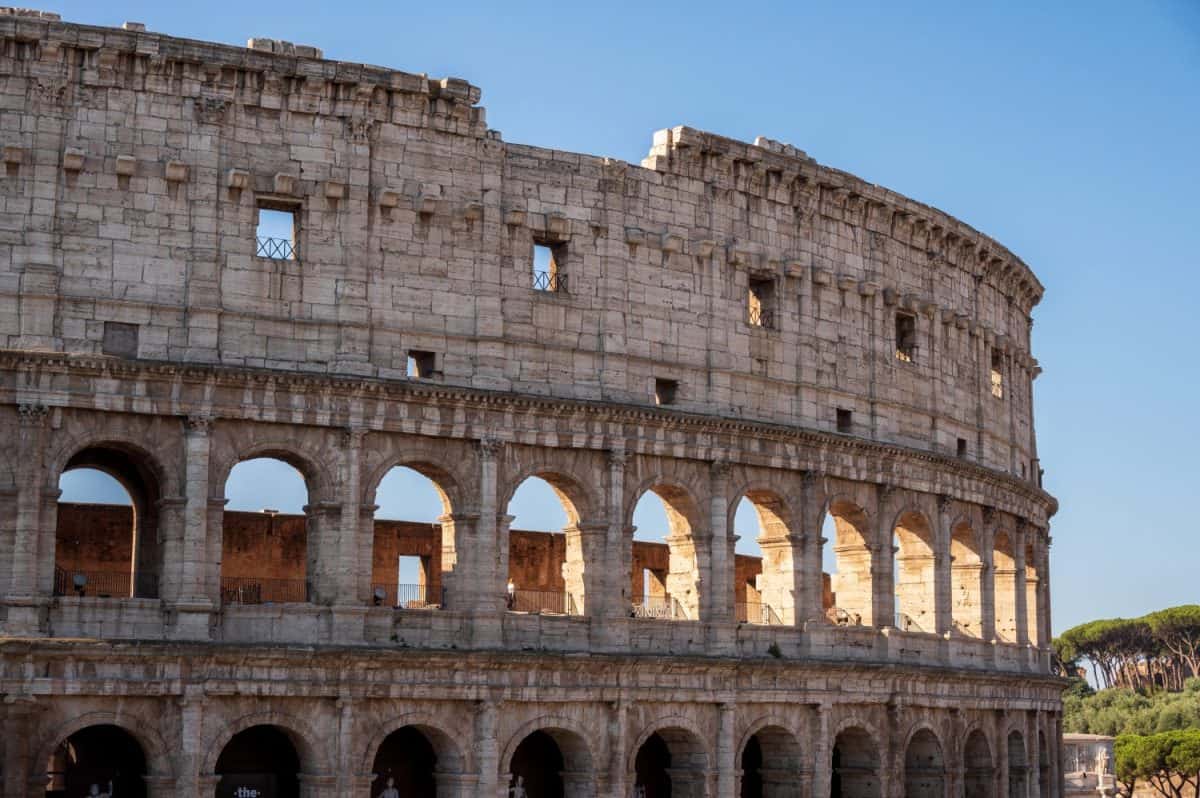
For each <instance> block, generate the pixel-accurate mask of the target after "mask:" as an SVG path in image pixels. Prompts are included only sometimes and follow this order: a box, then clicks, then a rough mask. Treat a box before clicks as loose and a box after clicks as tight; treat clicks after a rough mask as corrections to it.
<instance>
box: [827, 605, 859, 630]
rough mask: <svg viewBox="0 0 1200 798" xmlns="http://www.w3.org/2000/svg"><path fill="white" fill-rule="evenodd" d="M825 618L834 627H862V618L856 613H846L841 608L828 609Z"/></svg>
mask: <svg viewBox="0 0 1200 798" xmlns="http://www.w3.org/2000/svg"><path fill="white" fill-rule="evenodd" d="M825 617H826V618H827V619H828V620H829V622H830V623H832V624H833V625H834V626H862V616H861V615H859V614H858V613H857V612H847V611H846V610H844V609H842V608H841V607H829V608H828V609H826V610H825Z"/></svg>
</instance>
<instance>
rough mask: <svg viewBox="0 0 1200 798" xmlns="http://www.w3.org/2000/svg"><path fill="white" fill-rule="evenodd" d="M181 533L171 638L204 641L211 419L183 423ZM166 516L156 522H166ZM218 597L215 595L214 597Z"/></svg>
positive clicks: (209, 605)
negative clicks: (177, 582) (176, 596)
mask: <svg viewBox="0 0 1200 798" xmlns="http://www.w3.org/2000/svg"><path fill="white" fill-rule="evenodd" d="M183 444H184V463H183V468H184V475H183V534H182V540H181V543H180V554H181V562H180V567H179V572H178V573H179V585H178V593H177V595H178V598H177V599H176V602H175V623H174V626H173V628H172V629H171V636H172V637H174V638H175V639H188V640H207V639H208V637H209V619H210V618H211V613H212V612H213V610H214V609H215V607H216V601H215V600H214V596H213V595H212V594H211V592H210V591H209V590H208V585H209V583H210V579H209V575H208V574H207V573H206V567H207V565H208V556H207V548H208V531H209V522H208V513H209V509H210V500H209V466H210V457H211V448H212V446H211V444H212V418H211V417H210V416H208V415H194V416H188V417H187V419H185V421H184V438H183ZM166 518H167V514H166V513H163V514H162V515H161V516H160V519H161V521H162V522H163V523H165V522H166ZM218 596H219V594H218Z"/></svg>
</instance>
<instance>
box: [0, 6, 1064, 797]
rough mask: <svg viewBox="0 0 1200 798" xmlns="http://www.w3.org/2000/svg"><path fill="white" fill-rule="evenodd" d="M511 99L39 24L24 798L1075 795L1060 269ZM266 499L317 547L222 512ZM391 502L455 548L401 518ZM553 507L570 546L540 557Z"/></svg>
mask: <svg viewBox="0 0 1200 798" xmlns="http://www.w3.org/2000/svg"><path fill="white" fill-rule="evenodd" d="M479 99H480V92H479V89H477V88H475V87H474V86H471V85H469V84H468V83H466V82H464V81H462V80H458V79H453V78H451V79H444V80H443V79H432V78H429V77H426V76H424V75H416V74H409V73H404V72H397V71H393V70H390V69H385V68H379V67H372V66H364V65H362V64H354V63H345V62H337V61H329V60H324V59H323V57H322V54H321V52H320V51H318V50H316V49H315V48H312V47H305V46H299V45H292V44H289V43H287V42H282V41H275V40H264V39H254V40H251V41H250V42H249V44H248V46H247V47H245V48H242V47H233V46H226V45H217V44H208V43H202V42H196V41H189V40H185V39H178V38H172V37H169V36H165V35H160V34H156V33H150V32H147V31H145V30H144V28H143V26H141V25H137V24H134V23H128V24H126V25H125V26H124V27H123V28H120V29H117V28H98V27H88V26H82V25H75V24H68V23H64V22H62V21H60V20H59V19H58V18H57V17H55V16H54V15H51V14H45V13H39V12H31V11H18V10H13V9H4V10H2V11H0V145H2V147H3V167H2V172H0V347H3V350H2V351H0V444H2V446H3V450H4V456H3V457H2V458H0V595H2V596H3V599H2V602H0V630H2V633H3V637H2V638H0V694H2V695H3V702H2V703H0V713H2V714H0V722H2V723H3V734H0V745H2V746H3V756H2V758H0V772H2V779H3V781H2V783H3V795H4V796H6V797H7V798H18V796H42V795H56V796H57V795H61V796H72V797H73V796H80V795H86V794H89V792H91V793H93V794H100V795H103V794H112V795H115V796H120V797H121V798H124V796H155V797H158V796H180V797H181V798H183V796H188V797H189V798H190V797H191V796H199V795H204V796H211V795H214V793H215V794H216V795H220V796H238V797H239V798H240V797H241V796H279V798H283V797H284V796H297V795H303V796H312V797H315V796H351V795H353V796H366V795H371V796H379V795H382V796H385V798H396V796H406V797H407V796H433V795H437V796H443V797H445V796H455V797H461V798H466V797H467V796H487V798H498V797H499V796H510V795H513V796H522V795H524V796H528V798H546V797H557V796H570V797H572V798H574V797H577V796H587V797H588V798H592V797H596V798H600V797H602V796H614V797H615V798H627V797H628V796H644V797H645V798H662V797H663V796H668V795H670V796H677V797H679V796H683V797H684V798H692V797H695V796H720V798H733V796H769V797H770V798H782V797H783V796H789V797H790V796H820V797H821V798H825V797H826V796H852V797H853V798H871V797H874V796H878V797H879V798H883V797H885V796H886V797H888V798H893V797H898V796H922V797H926V796H928V797H929V798H934V797H936V798H943V797H944V796H970V797H971V798H976V797H988V796H990V797H991V798H1011V797H1012V796H1021V798H1030V797H1031V796H1057V795H1059V794H1060V786H1059V785H1060V784H1061V779H1062V773H1061V766H1060V761H1061V760H1060V744H1059V732H1060V728H1059V726H1060V711H1061V706H1060V701H1059V693H1060V687H1061V684H1060V682H1059V680H1057V679H1056V678H1055V677H1054V676H1053V675H1052V673H1051V669H1050V658H1049V651H1048V637H1049V618H1050V591H1049V581H1048V574H1047V563H1048V551H1049V545H1050V538H1049V536H1048V520H1049V518H1050V516H1051V515H1052V514H1053V513H1054V511H1055V508H1056V505H1055V502H1054V500H1053V499H1052V498H1051V497H1050V496H1049V495H1047V494H1046V493H1045V492H1044V491H1043V490H1042V489H1041V486H1040V483H1041V477H1040V474H1041V469H1040V468H1039V463H1038V457H1037V450H1036V446H1035V439H1034V428H1033V413H1032V382H1033V379H1034V377H1035V376H1036V375H1037V373H1038V367H1037V361H1036V360H1035V359H1034V358H1033V356H1032V355H1031V353H1030V328H1031V325H1032V322H1031V318H1030V312H1031V309H1032V308H1033V307H1034V305H1035V304H1036V303H1037V302H1038V300H1039V298H1040V297H1041V293H1042V288H1041V286H1040V284H1039V283H1038V281H1037V279H1036V278H1035V277H1034V275H1033V274H1032V273H1031V272H1030V270H1029V268H1028V267H1027V266H1026V265H1025V264H1024V263H1023V262H1022V261H1021V260H1020V259H1019V258H1017V257H1016V256H1015V255H1013V254H1012V253H1011V252H1009V251H1008V250H1007V249H1005V248H1004V247H1003V246H1001V245H1000V244H998V243H997V242H995V241H993V240H991V239H989V238H987V237H986V236H984V235H982V234H980V233H979V232H977V231H976V230H974V229H972V228H971V227H969V226H967V225H966V224H963V223H962V222H960V221H958V220H956V219H954V218H953V217H951V216H948V215H947V214H945V213H943V212H941V211H938V210H936V209H934V208H931V207H928V206H926V205H922V204H920V203H919V202H915V201H913V200H910V199H907V198H905V197H903V196H900V195H898V194H896V193H894V192H892V191H889V190H887V189H883V188H880V187H879V186H876V185H872V184H870V183H866V182H864V181H862V180H861V179H859V178H857V177H854V176H852V175H849V174H846V173H844V172H840V171H837V170H835V169H831V168H829V167H825V166H821V165H819V164H817V163H816V162H814V161H813V160H812V159H811V158H809V157H807V156H806V155H805V154H804V153H803V152H801V151H799V150H797V149H795V148H794V147H791V146H787V145H783V144H778V143H776V142H773V141H769V140H765V139H759V140H758V141H756V142H755V143H754V144H746V143H743V142H738V141H733V140H730V139H726V138H722V137H720V136H716V135H713V134H710V133H704V132H701V131H698V130H694V129H690V128H687V127H677V128H673V129H670V130H663V131H660V132H658V133H657V134H655V136H654V141H653V146H652V148H651V150H650V153H649V155H648V156H647V157H646V159H645V160H644V161H643V162H642V164H641V165H640V166H633V165H630V164H627V163H623V162H620V161H615V160H611V159H607V158H601V157H593V156H588V155H578V154H574V153H567V152H559V151H553V150H545V149H539V148H537V147H532V146H526V145H515V144H508V143H505V142H504V141H502V140H501V138H500V136H499V134H497V133H496V132H494V131H491V130H489V129H488V127H487V124H486V121H485V116H484V110H483V108H481V107H480V106H479V105H478V102H479ZM281 219H282V220H283V226H282V227H276V228H268V227H267V225H266V222H267V220H275V221H276V222H278V221H279V220H281ZM261 457H271V458H276V459H278V460H282V461H284V462H285V463H287V464H290V465H291V466H293V467H294V468H295V469H297V470H298V471H299V472H300V473H301V474H302V475H303V478H304V482H305V484H306V488H307V493H308V502H307V505H306V507H305V510H304V514H303V516H298V515H292V516H288V515H287V514H282V515H281V516H275V515H273V514H270V513H235V512H232V511H226V509H225V502H226V500H225V496H226V481H227V479H228V477H229V474H230V472H231V470H232V469H233V467H234V466H235V465H236V464H238V463H239V462H243V461H246V460H249V459H253V458H261ZM395 467H405V468H409V469H412V470H415V471H417V472H419V473H420V474H422V475H424V476H425V477H427V478H428V479H430V480H432V482H433V483H435V484H436V486H437V489H438V491H439V493H440V496H441V500H442V504H443V511H442V512H443V514H442V515H441V517H440V521H439V523H438V524H435V525H430V524H428V523H426V524H404V523H400V522H392V521H382V520H377V519H376V518H375V509H376V489H377V487H378V486H379V484H380V482H381V480H382V479H383V478H384V476H385V474H387V473H389V471H390V470H391V469H393V468H395ZM78 469H91V470H96V471H101V472H104V473H106V474H109V475H111V476H112V477H114V478H115V479H116V480H117V481H118V482H119V483H120V484H121V485H122V486H123V487H124V488H125V489H126V490H127V491H128V493H129V495H130V496H131V503H132V504H131V507H101V506H95V505H78V504H68V503H66V502H62V503H60V477H62V475H63V474H64V473H66V472H68V471H72V470H78ZM533 477H537V478H540V479H543V480H545V481H546V482H548V483H550V485H552V486H553V488H554V490H555V492H556V493H557V495H558V497H559V498H560V499H561V501H562V504H563V506H564V510H565V513H566V516H567V519H568V522H567V525H566V527H565V528H564V529H561V530H547V531H542V532H537V531H531V532H521V533H519V534H518V533H517V532H514V531H510V529H509V527H510V524H511V521H512V519H511V516H510V515H509V514H508V512H507V508H508V502H509V499H510V498H511V497H512V496H513V494H514V492H515V491H516V489H517V487H518V486H519V485H521V484H522V483H523V482H524V481H525V480H526V479H529V478H533ZM647 492H652V493H653V494H656V495H657V496H658V497H659V498H661V500H662V501H663V503H664V504H665V506H666V508H667V509H666V516H667V517H668V518H669V526H670V529H669V534H668V535H667V536H666V538H665V542H662V543H658V544H653V543H646V544H637V545H635V544H634V543H633V535H634V529H633V521H632V518H633V508H634V507H635V504H636V503H637V502H638V500H639V499H640V498H641V497H642V496H643V495H644V494H646V493H647ZM743 499H744V500H746V501H749V502H751V503H752V504H753V505H754V507H755V509H756V510H757V514H758V519H759V522H760V523H759V538H758V544H759V546H760V548H761V551H762V557H761V558H752V557H740V556H738V555H735V548H734V547H735V541H736V536H735V535H734V534H733V531H732V529H733V525H732V519H733V515H734V509H735V507H736V506H737V504H738V502H739V501H741V500H743ZM826 516H829V517H831V518H832V519H833V522H834V524H833V526H834V528H835V529H836V532H834V531H831V532H830V533H829V534H828V537H830V538H833V540H832V541H829V543H828V546H827V541H826V539H825V538H824V537H823V536H822V529H823V528H824V524H825V519H826ZM829 547H831V548H832V552H833V564H832V565H831V567H829V568H828V569H827V570H828V571H829V572H830V573H829V574H828V575H823V567H822V556H823V551H825V550H826V548H829ZM518 548H519V550H520V553H519V554H518ZM404 555H412V556H417V557H419V558H420V566H421V572H420V577H419V579H418V580H417V582H416V584H410V585H405V584H402V583H401V582H400V581H399V580H398V575H397V569H398V568H399V565H398V558H399V557H400V556H404ZM510 579H511V580H512V582H513V583H514V589H512V590H511V591H510V589H509V580H510ZM92 785H96V787H95V789H94V790H93V786H92Z"/></svg>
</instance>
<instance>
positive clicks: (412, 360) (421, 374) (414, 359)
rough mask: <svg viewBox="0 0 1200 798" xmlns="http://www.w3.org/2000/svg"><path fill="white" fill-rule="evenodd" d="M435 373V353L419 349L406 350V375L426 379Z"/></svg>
mask: <svg viewBox="0 0 1200 798" xmlns="http://www.w3.org/2000/svg"><path fill="white" fill-rule="evenodd" d="M436 375H437V355H435V354H434V353H433V352H425V351H423V350H420V349H410V350H408V376H410V377H414V378H416V379H418V380H426V379H429V378H430V377H434V376H436Z"/></svg>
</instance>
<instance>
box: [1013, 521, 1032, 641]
mask: <svg viewBox="0 0 1200 798" xmlns="http://www.w3.org/2000/svg"><path fill="white" fill-rule="evenodd" d="M1027 535H1028V527H1027V526H1026V524H1025V522H1024V521H1018V522H1017V530H1016V534H1015V535H1014V536H1013V563H1014V571H1015V573H1014V574H1013V590H1014V591H1015V592H1016V595H1015V596H1014V597H1013V598H1014V599H1015V604H1016V608H1017V611H1016V616H1017V618H1016V620H1017V645H1018V646H1021V647H1025V646H1028V645H1029V609H1028V607H1029V604H1028V601H1027V597H1026V595H1025V540H1026V536H1027Z"/></svg>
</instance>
